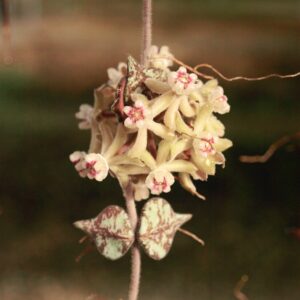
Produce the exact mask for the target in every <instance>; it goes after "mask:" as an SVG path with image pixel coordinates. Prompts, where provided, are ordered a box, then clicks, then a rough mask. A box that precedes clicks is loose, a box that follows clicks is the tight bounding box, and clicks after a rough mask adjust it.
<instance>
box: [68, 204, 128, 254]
mask: <svg viewBox="0 0 300 300" xmlns="http://www.w3.org/2000/svg"><path fill="white" fill-rule="evenodd" d="M74 225H75V226H76V227H77V228H79V229H81V230H83V231H84V232H85V233H87V234H88V235H89V236H90V237H91V238H92V239H93V240H94V242H95V245H96V247H97V249H98V251H99V252H100V253H101V254H102V255H103V256H105V257H106V258H108V259H111V260H116V259H118V258H120V257H122V256H123V255H124V254H125V253H126V252H127V251H128V249H129V248H130V247H131V245H132V243H133V241H134V232H133V230H132V227H131V224H130V221H129V217H128V215H127V213H126V212H125V210H124V209H123V208H121V207H119V206H116V205H111V206H108V207H106V208H105V209H104V210H103V211H102V212H101V213H100V214H99V215H98V216H97V217H96V218H94V219H90V220H83V221H77V222H75V223H74Z"/></svg>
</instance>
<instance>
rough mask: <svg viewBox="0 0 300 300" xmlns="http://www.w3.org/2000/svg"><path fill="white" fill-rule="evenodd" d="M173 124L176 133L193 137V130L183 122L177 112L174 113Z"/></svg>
mask: <svg viewBox="0 0 300 300" xmlns="http://www.w3.org/2000/svg"><path fill="white" fill-rule="evenodd" d="M175 124H176V131H177V132H179V133H181V134H186V135H188V136H190V137H191V136H193V135H194V132H193V129H192V128H191V127H189V126H188V125H187V124H186V123H185V122H184V120H183V119H182V117H181V114H180V113H179V112H177V113H176V117H175Z"/></svg>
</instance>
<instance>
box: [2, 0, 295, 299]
mask: <svg viewBox="0 0 300 300" xmlns="http://www.w3.org/2000/svg"><path fill="white" fill-rule="evenodd" d="M9 2H10V16H11V33H12V47H11V48H12V49H11V54H12V57H13V63H12V64H9V65H7V64H5V63H3V58H4V56H5V55H6V54H7V52H6V46H5V45H4V44H3V41H1V47H0V55H1V59H2V62H1V66H0V101H1V102H0V123H1V126H0V136H1V146H0V166H1V167H0V170H1V171H0V187H1V189H0V208H1V215H0V299H1V300H19V299H22V300H24V299H26V300H27V299H28V300H29V299H30V300H35V299H37V300H40V299H41V300H48V299H51V300H52V299H55V300H60V299H72V300H77V299H86V298H87V297H88V296H89V295H91V294H97V295H100V296H101V299H102V298H103V299H115V300H117V299H120V298H124V299H125V298H126V294H127V286H128V276H129V266H130V263H129V260H130V255H129V254H128V255H126V256H125V257H124V258H122V259H121V260H119V261H116V262H110V261H106V260H105V259H104V258H102V257H101V256H100V255H98V254H97V253H96V252H93V253H91V254H89V255H87V256H86V257H84V258H83V259H82V261H81V262H80V263H75V261H74V259H75V257H76V256H77V255H78V254H79V252H80V251H81V250H82V245H79V244H78V243H77V242H78V240H79V238H81V236H82V235H81V233H80V232H79V231H77V230H76V229H75V228H73V227H72V222H74V221H76V220H79V219H83V218H89V217H92V216H95V215H96V214H97V213H98V212H100V211H101V210H102V209H103V208H104V207H105V206H107V205H108V204H118V205H123V199H122V196H121V191H120V190H119V188H118V185H117V182H116V181H114V180H112V179H108V180H107V181H105V182H104V183H101V184H99V183H96V182H94V181H89V180H83V179H81V178H79V176H78V175H77V174H76V172H75V171H74V168H73V166H72V165H71V163H69V161H68V155H69V154H70V153H71V152H73V151H74V150H77V149H80V150H85V149H86V148H87V145H88V142H89V134H88V132H85V131H81V132H80V131H78V129H77V122H76V120H75V119H74V113H75V112H76V111H77V109H78V106H79V105H80V104H81V103H92V102H93V89H94V88H95V87H97V86H99V85H100V84H101V83H102V82H104V81H105V80H106V69H107V68H108V67H111V66H116V65H117V63H118V62H119V61H124V60H125V59H126V56H127V55H128V54H129V53H130V54H132V55H134V56H136V57H138V56H139V50H140V49H139V48H140V36H141V18H140V11H141V3H140V2H141V1H137V0H136V1H118V0H110V1H96V0H89V1H83V0H76V1H70V0H64V1H58V0H55V1H54V0H53V1H45V0H30V1H29V0H26V1H25V0H24V1H20V0H19V1H17V0H14V1H9ZM153 30H154V44H158V45H164V44H167V45H169V46H170V48H171V50H172V52H173V53H174V54H175V56H177V58H179V59H181V60H183V61H185V62H186V63H188V64H190V65H194V64H197V63H210V64H212V65H214V66H215V67H216V68H218V69H219V70H221V71H222V72H223V73H225V74H227V75H228V76H235V75H247V76H259V75H264V74H268V73H274V72H277V73H293V72H296V71H299V70H300V56H299V51H300V36H299V32H300V1H299V0H289V1H273V0H272V1H271V0H264V1H250V0H249V1H245V0H244V1H241V0H240V1H236V0H219V1H217V0H215V1H196V0H189V1H188V0H186V1H175V0H160V1H158V0H156V1H155V0H154V27H153ZM299 80H300V79H290V80H279V79H270V80H267V81H263V82H251V83H250V82H234V83H228V82H223V81H220V83H221V85H223V86H224V88H225V92H226V95H227V96H228V97H229V101H230V104H231V107H232V110H231V113H230V114H228V115H225V116H221V120H222V121H223V122H224V124H225V125H226V130H227V133H226V135H227V137H229V138H230V139H232V140H233V142H234V147H233V148H232V149H230V150H229V151H228V152H227V153H226V157H227V166H226V168H225V169H221V168H219V170H218V172H217V175H216V176H215V177H214V178H209V181H208V182H207V183H200V184H199V185H198V189H199V191H200V192H201V193H203V194H205V195H206V196H207V198H208V201H206V202H201V201H199V200H197V199H196V198H194V197H192V196H191V195H189V194H188V193H187V192H185V191H182V190H181V189H180V188H179V187H178V186H175V188H174V189H173V190H172V192H171V193H170V194H167V195H165V198H166V199H168V200H169V201H170V202H171V203H172V205H173V206H174V208H175V209H176V210H177V211H178V212H193V215H194V217H193V219H192V220H191V221H190V222H189V223H188V224H187V225H186V226H185V228H187V229H189V230H191V231H193V232H195V233H197V234H198V235H199V236H201V237H202V238H203V239H204V240H205V241H206V246H205V247H204V248H202V247H201V246H199V245H198V244H196V243H195V242H194V241H192V240H191V239H189V238H187V237H185V236H182V235H181V234H177V236H176V238H175V242H174V246H173V248H172V250H171V252H170V254H169V255H168V257H167V258H166V259H164V260H163V261H161V262H155V261H152V260H150V259H149V258H147V257H146V256H145V255H143V270H142V275H143V276H142V282H141V294H140V299H142V300H144V299H145V300H150V299H151V300H156V299H157V300H159V299H167V300H169V299H172V300H173V299H174V300H179V299H186V300H194V299H204V300H229V299H235V298H234V295H233V288H234V286H235V285H236V283H237V282H238V280H239V279H240V277H241V276H242V275H243V274H247V275H248V276H249V278H250V279H249V282H248V283H247V285H246V287H245V289H244V291H245V293H246V294H247V295H248V297H249V299H250V300H298V299H300V285H299V282H300V258H299V250H300V241H299V240H297V239H296V237H295V236H293V235H292V234H290V230H291V229H292V228H295V227H300V218H299V214H300V205H299V203H300V202H299V194H300V185H299V175H300V168H299V166H300V157H299V143H298V145H297V144H296V143H295V144H291V145H289V146H287V147H283V148H282V149H280V150H279V151H278V152H277V153H276V154H275V155H274V157H273V158H272V159H271V160H270V161H269V162H267V163H266V164H254V165H247V164H242V163H240V162H239V160H238V157H239V155H242V154H258V153H262V152H264V150H265V149H266V148H267V147H268V146H269V145H270V144H271V143H272V142H273V141H274V140H276V139H278V138H279V137H281V136H283V135H285V134H290V133H294V132H296V131H299V129H300V126H299V125H300V124H299V123H300V122H299V113H300V101H299V93H300V81H299ZM139 208H140V205H139ZM99 299H100V298H99Z"/></svg>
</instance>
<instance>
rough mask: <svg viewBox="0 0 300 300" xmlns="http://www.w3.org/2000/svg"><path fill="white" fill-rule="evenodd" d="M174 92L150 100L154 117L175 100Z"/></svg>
mask: <svg viewBox="0 0 300 300" xmlns="http://www.w3.org/2000/svg"><path fill="white" fill-rule="evenodd" d="M173 97H174V93H173V92H167V93H165V94H162V95H161V96H159V97H157V98H154V99H153V100H151V101H150V107H151V111H152V116H153V118H154V117H156V116H157V115H159V114H160V113H161V112H163V111H164V110H166V109H167V108H168V107H169V106H170V104H171V103H172V101H173Z"/></svg>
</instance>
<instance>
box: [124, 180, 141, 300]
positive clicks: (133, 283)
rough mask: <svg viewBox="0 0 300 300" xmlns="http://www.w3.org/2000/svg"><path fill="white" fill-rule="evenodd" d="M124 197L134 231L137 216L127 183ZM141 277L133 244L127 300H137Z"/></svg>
mask: <svg viewBox="0 0 300 300" xmlns="http://www.w3.org/2000/svg"><path fill="white" fill-rule="evenodd" d="M124 197H125V199H126V207H127V213H128V216H129V219H130V223H131V226H132V229H133V231H134V232H135V231H136V227H137V224H138V215H137V211H136V206H135V200H134V194H133V189H132V186H131V184H130V183H129V184H128V185H127V186H126V187H125V189H124ZM140 276H141V252H140V249H139V246H138V244H137V243H136V242H135V243H134V244H133V246H132V248H131V277H130V285H129V292H128V300H137V299H138V294H139V285H140Z"/></svg>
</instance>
